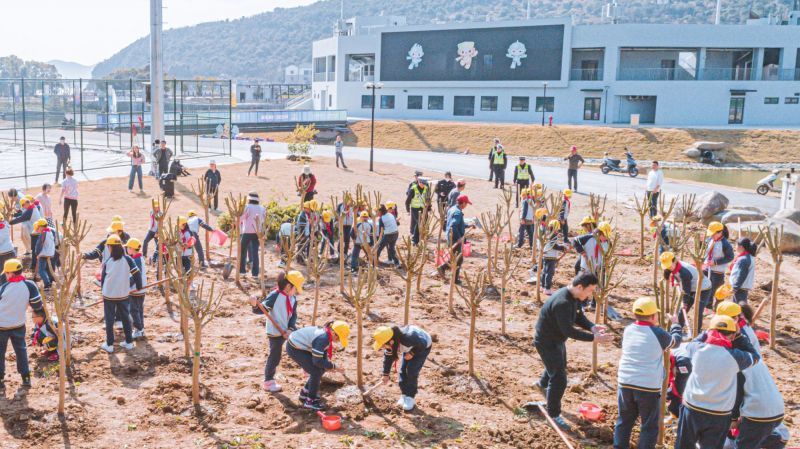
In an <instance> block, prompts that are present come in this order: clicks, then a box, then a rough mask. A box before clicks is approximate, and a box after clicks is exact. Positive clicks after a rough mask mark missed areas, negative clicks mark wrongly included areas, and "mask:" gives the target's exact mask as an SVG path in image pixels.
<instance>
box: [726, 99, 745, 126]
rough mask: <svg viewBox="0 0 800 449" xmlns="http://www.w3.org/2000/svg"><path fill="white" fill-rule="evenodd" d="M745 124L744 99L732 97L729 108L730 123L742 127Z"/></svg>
mask: <svg viewBox="0 0 800 449" xmlns="http://www.w3.org/2000/svg"><path fill="white" fill-rule="evenodd" d="M742 122H744V97H732V98H731V104H730V107H729V108H728V123H729V124H731V125H741V124H742Z"/></svg>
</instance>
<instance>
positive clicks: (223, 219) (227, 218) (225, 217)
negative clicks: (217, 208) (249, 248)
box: [217, 212, 233, 235]
mask: <svg viewBox="0 0 800 449" xmlns="http://www.w3.org/2000/svg"><path fill="white" fill-rule="evenodd" d="M217 227H218V228H219V229H220V230H221V231H222V232H224V233H226V234H228V235H230V232H231V230H232V229H233V220H231V214H229V213H228V212H223V213H222V214H220V216H219V217H217Z"/></svg>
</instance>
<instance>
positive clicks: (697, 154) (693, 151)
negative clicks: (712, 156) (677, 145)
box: [683, 147, 701, 159]
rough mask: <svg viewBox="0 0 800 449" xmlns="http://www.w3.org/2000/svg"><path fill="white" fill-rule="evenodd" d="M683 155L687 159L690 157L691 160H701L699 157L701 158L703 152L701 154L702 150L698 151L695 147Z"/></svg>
mask: <svg viewBox="0 0 800 449" xmlns="http://www.w3.org/2000/svg"><path fill="white" fill-rule="evenodd" d="M683 154H684V155H685V156H686V157H690V158H693V159H697V158H699V157H700V154H701V152H700V150H698V149H697V148H695V147H691V148H687V149H685V150H683Z"/></svg>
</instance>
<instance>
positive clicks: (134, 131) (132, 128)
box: [131, 123, 136, 137]
mask: <svg viewBox="0 0 800 449" xmlns="http://www.w3.org/2000/svg"><path fill="white" fill-rule="evenodd" d="M131 134H132V135H133V137H136V124H135V123H131Z"/></svg>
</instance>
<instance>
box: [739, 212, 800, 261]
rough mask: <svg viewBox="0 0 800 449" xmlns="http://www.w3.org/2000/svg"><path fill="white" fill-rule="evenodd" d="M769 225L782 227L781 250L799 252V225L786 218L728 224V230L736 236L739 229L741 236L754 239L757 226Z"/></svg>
mask: <svg viewBox="0 0 800 449" xmlns="http://www.w3.org/2000/svg"><path fill="white" fill-rule="evenodd" d="M761 226H769V227H771V228H781V227H783V239H782V240H781V251H783V252H784V253H792V254H800V225H798V224H797V223H795V222H793V221H791V220H788V219H786V218H768V219H766V220H763V221H750V222H747V223H742V224H741V225H739V224H738V223H731V224H728V230H729V231H730V233H731V235H732V236H738V235H739V232H740V229H741V235H742V237H748V238H750V239H755V238H756V237H758V235H759V227H761Z"/></svg>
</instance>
